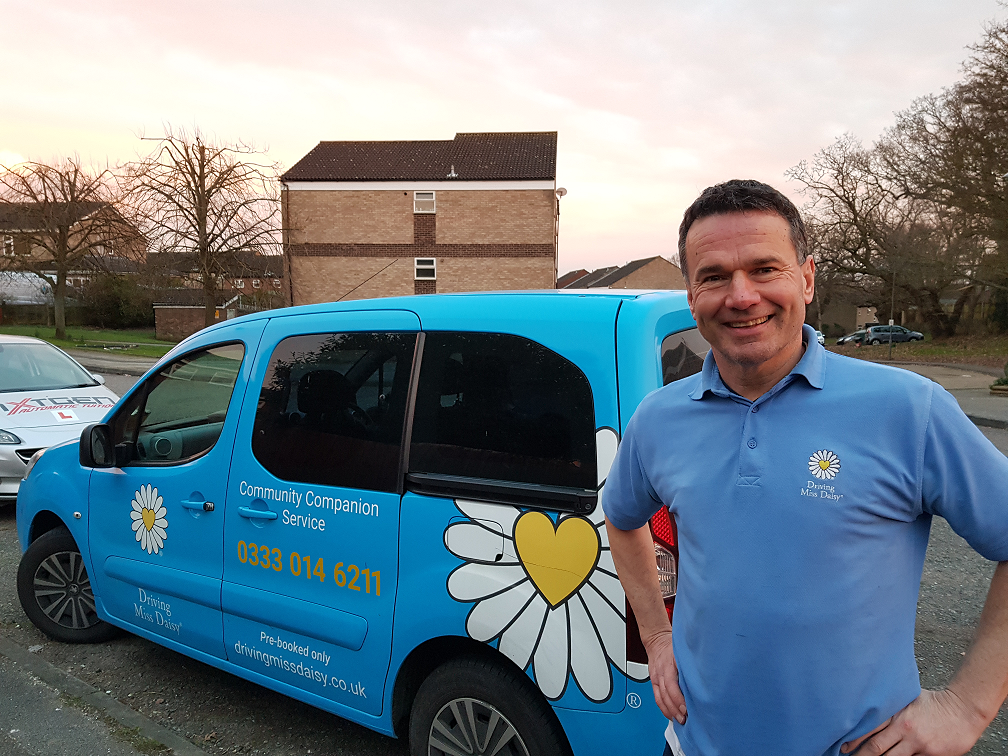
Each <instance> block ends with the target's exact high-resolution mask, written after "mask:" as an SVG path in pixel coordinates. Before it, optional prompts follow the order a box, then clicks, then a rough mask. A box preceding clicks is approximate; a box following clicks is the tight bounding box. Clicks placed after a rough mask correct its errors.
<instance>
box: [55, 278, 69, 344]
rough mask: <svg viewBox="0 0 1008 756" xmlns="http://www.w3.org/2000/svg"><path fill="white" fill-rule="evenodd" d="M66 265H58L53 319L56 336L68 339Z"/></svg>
mask: <svg viewBox="0 0 1008 756" xmlns="http://www.w3.org/2000/svg"><path fill="white" fill-rule="evenodd" d="M66 273H67V272H66V265H57V266H56V286H55V287H54V288H53V319H54V320H55V321H56V338H57V339H63V340H66Z"/></svg>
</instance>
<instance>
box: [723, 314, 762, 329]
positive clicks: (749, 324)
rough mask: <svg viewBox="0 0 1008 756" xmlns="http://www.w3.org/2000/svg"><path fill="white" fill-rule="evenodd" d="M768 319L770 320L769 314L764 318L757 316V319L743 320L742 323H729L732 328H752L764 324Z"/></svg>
mask: <svg viewBox="0 0 1008 756" xmlns="http://www.w3.org/2000/svg"><path fill="white" fill-rule="evenodd" d="M768 320H770V316H769V315H767V316H765V317H762V318H756V319H755V320H745V321H742V322H741V323H729V324H728V325H729V326H731V327H732V328H751V327H752V326H758V325H762V324H763V323H766V322H767V321H768Z"/></svg>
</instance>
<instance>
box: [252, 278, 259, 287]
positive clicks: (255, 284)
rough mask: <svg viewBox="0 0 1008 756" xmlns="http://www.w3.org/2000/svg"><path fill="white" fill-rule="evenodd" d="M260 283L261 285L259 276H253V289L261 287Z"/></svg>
mask: <svg viewBox="0 0 1008 756" xmlns="http://www.w3.org/2000/svg"><path fill="white" fill-rule="evenodd" d="M260 285H261V284H260V282H259V279H258V278H253V279H252V288H253V289H258V288H259V287H260Z"/></svg>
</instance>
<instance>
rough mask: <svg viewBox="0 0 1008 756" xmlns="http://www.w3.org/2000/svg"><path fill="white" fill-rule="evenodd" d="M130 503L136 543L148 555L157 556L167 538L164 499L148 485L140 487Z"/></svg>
mask: <svg viewBox="0 0 1008 756" xmlns="http://www.w3.org/2000/svg"><path fill="white" fill-rule="evenodd" d="M131 503H132V504H133V511H131V512H130V517H131V518H132V519H133V532H134V533H135V534H136V539H137V543H139V544H140V548H141V549H143V550H144V551H146V552H147V553H148V554H152V553H153V554H157V553H158V552H159V551H160V550H161V549H163V548H164V542H165V539H166V538H168V520H167V519H166V518H165V515H166V514H168V510H167V508H165V505H164V498H163V497H162V496H160V495H159V494H158V490H157V489H156V488H153V487H151V485H150V484H149V483H148V484H147V485H146V486H140V490H139V491H137V492H136V493H135V494H133V501H132V502H131Z"/></svg>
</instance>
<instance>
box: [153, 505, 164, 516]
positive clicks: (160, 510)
mask: <svg viewBox="0 0 1008 756" xmlns="http://www.w3.org/2000/svg"><path fill="white" fill-rule="evenodd" d="M152 509H153V507H152ZM167 514H168V510H167V508H165V507H159V508H158V509H156V510H155V511H154V516H155V517H157V518H161V517H165V516H166V515H167Z"/></svg>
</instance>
